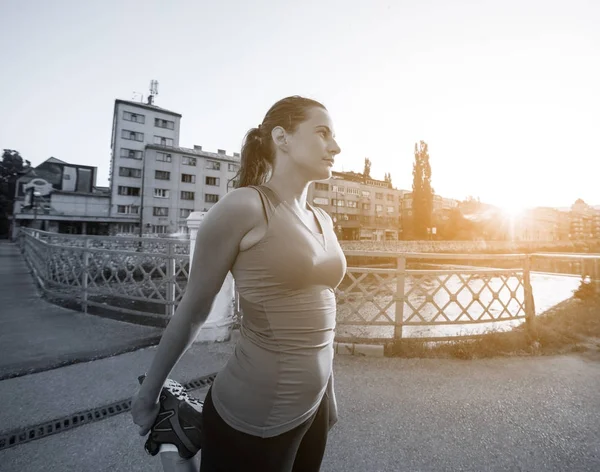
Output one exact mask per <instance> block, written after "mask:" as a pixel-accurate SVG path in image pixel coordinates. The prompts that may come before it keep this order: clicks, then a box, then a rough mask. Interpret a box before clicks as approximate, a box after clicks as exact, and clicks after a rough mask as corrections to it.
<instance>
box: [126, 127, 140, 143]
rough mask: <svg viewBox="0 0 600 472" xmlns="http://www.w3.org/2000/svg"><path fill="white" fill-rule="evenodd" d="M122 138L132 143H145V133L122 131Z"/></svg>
mask: <svg viewBox="0 0 600 472" xmlns="http://www.w3.org/2000/svg"><path fill="white" fill-rule="evenodd" d="M121 138H123V139H129V140H131V141H143V140H144V133H137V132H135V131H130V130H128V129H123V130H121Z"/></svg>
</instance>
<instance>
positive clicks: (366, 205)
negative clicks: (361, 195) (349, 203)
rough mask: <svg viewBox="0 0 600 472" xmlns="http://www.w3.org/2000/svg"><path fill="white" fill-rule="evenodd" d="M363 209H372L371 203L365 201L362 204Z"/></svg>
mask: <svg viewBox="0 0 600 472" xmlns="http://www.w3.org/2000/svg"><path fill="white" fill-rule="evenodd" d="M362 209H363V210H370V209H371V204H370V203H363V204H362Z"/></svg>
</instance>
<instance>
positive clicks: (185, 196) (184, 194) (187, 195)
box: [181, 190, 194, 200]
mask: <svg viewBox="0 0 600 472" xmlns="http://www.w3.org/2000/svg"><path fill="white" fill-rule="evenodd" d="M181 199H182V200H194V192H186V191H185V190H184V191H182V192H181Z"/></svg>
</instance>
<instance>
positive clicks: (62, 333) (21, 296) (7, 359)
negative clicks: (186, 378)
mask: <svg viewBox="0 0 600 472" xmlns="http://www.w3.org/2000/svg"><path fill="white" fill-rule="evenodd" d="M0 282H1V283H0V354H1V355H0V380H2V379H6V378H10V377H14V376H19V375H24V374H27V373H34V372H40V371H44V370H48V369H52V368H56V367H59V366H62V365H67V364H71V363H75V362H83V361H87V360H92V359H98V358H102V357H108V356H113V355H115V354H120V353H123V352H127V351H130V350H135V349H139V348H140V347H146V346H149V345H153V344H158V342H159V340H160V336H161V334H162V332H163V330H162V329H161V328H154V327H149V326H139V325H136V324H131V323H125V322H121V321H114V320H110V319H106V318H101V317H98V316H93V315H88V314H84V313H81V312H77V311H73V310H68V309H66V308H62V307H59V306H57V305H53V304H51V303H48V302H47V301H46V300H44V299H43V298H41V296H40V291H39V289H38V287H37V285H36V284H35V283H34V279H33V277H32V275H31V272H30V270H29V268H28V266H27V264H26V263H25V261H24V259H23V257H22V255H21V253H20V252H19V248H18V247H17V246H16V244H13V243H10V242H7V241H2V242H0Z"/></svg>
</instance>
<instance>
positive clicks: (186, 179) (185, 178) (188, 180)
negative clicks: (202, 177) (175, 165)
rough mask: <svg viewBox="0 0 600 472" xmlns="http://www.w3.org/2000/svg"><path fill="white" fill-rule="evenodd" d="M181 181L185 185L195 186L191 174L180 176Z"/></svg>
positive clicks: (194, 179)
mask: <svg viewBox="0 0 600 472" xmlns="http://www.w3.org/2000/svg"><path fill="white" fill-rule="evenodd" d="M181 181H182V182H183V183H186V184H195V183H196V176H195V175H192V174H181Z"/></svg>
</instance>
